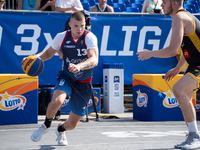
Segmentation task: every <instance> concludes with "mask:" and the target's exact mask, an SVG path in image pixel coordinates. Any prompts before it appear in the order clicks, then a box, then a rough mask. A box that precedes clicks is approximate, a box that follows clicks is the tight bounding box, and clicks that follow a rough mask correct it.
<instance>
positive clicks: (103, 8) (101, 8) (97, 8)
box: [90, 0, 114, 12]
mask: <svg viewBox="0 0 200 150" xmlns="http://www.w3.org/2000/svg"><path fill="white" fill-rule="evenodd" d="M90 12H114V10H113V7H112V6H109V5H108V4H107V0H99V3H98V4H96V5H94V6H93V7H92V8H91V9H90Z"/></svg>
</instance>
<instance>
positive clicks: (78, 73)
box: [74, 70, 83, 78]
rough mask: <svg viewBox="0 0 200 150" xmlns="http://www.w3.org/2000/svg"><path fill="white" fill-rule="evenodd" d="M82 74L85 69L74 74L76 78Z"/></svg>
mask: <svg viewBox="0 0 200 150" xmlns="http://www.w3.org/2000/svg"><path fill="white" fill-rule="evenodd" d="M82 75H83V70H80V71H79V72H77V73H75V74H74V76H75V77H76V78H80V77H82Z"/></svg>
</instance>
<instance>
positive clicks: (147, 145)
mask: <svg viewBox="0 0 200 150" xmlns="http://www.w3.org/2000/svg"><path fill="white" fill-rule="evenodd" d="M114 116H115V117H110V118H108V117H107V118H106V117H102V116H100V118H99V121H96V120H95V117H94V116H91V115H89V122H85V118H83V119H82V121H80V123H79V124H78V126H77V128H76V129H74V130H72V131H66V136H67V139H68V143H69V145H68V146H57V141H56V135H55V129H56V127H57V125H58V123H59V122H63V120H64V119H67V117H68V116H67V115H63V116H61V121H53V123H52V126H51V129H50V131H49V132H48V133H47V134H45V135H44V136H43V138H42V139H41V141H39V142H33V141H31V139H30V136H31V134H32V133H33V132H34V131H35V130H36V129H37V128H38V127H39V126H40V125H41V124H42V123H43V122H44V119H45V116H39V117H38V124H23V125H1V126H0V150H54V149H55V150H169V149H174V148H173V147H174V145H175V144H177V143H181V142H182V141H184V140H185V138H186V133H187V127H186V125H185V122H184V121H164V122H150V121H138V120H133V119H132V118H133V113H131V112H125V113H123V114H114ZM117 118H118V119H117ZM197 123H198V128H199V129H200V122H199V121H198V122H197Z"/></svg>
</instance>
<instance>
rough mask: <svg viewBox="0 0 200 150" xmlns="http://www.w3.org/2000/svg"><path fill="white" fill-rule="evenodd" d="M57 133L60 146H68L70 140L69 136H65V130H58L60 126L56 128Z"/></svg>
mask: <svg viewBox="0 0 200 150" xmlns="http://www.w3.org/2000/svg"><path fill="white" fill-rule="evenodd" d="M58 126H59V125H58ZM55 133H56V135H57V139H56V141H58V145H59V146H67V145H68V142H67V138H66V136H65V132H58V128H56V131H55Z"/></svg>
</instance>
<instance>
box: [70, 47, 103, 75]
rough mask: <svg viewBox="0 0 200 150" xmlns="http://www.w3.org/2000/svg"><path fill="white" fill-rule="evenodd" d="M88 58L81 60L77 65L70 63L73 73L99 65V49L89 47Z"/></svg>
mask: <svg viewBox="0 0 200 150" xmlns="http://www.w3.org/2000/svg"><path fill="white" fill-rule="evenodd" d="M87 55H88V59H87V60H86V61H84V62H81V63H79V64H77V65H75V64H72V63H71V64H69V67H68V69H69V71H70V72H72V73H77V72H79V71H80V70H87V69H91V68H94V67H96V66H97V65H98V60H99V59H98V50H97V49H88V50H87Z"/></svg>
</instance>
